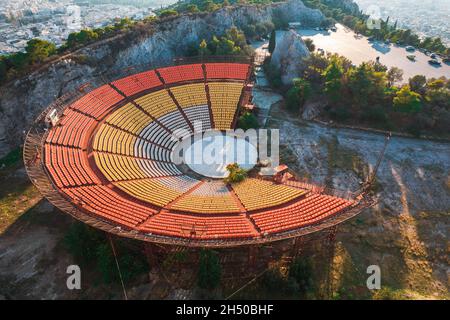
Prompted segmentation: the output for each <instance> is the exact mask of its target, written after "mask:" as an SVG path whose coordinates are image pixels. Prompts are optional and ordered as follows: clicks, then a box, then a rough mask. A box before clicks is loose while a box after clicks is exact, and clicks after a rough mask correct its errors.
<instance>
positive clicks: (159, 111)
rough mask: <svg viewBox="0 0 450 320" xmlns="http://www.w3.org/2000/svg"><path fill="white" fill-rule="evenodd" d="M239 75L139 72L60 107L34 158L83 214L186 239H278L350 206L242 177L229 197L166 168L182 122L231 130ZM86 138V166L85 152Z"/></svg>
mask: <svg viewBox="0 0 450 320" xmlns="http://www.w3.org/2000/svg"><path fill="white" fill-rule="evenodd" d="M248 71H249V65H246V64H233V63H207V64H206V73H207V79H206V80H207V81H206V86H205V82H204V80H205V79H204V73H203V69H202V65H201V64H195V65H186V66H176V67H169V68H161V69H159V73H160V75H161V77H162V78H163V80H164V81H161V80H160V78H159V76H158V75H157V73H158V72H155V71H148V72H143V73H140V74H137V75H133V76H129V77H126V78H124V79H120V80H117V81H114V82H113V83H112V86H110V85H105V86H102V87H100V88H98V89H95V90H93V91H92V92H90V93H88V94H86V95H85V96H83V97H82V98H81V99H79V100H78V101H76V102H75V103H73V104H71V105H70V106H69V107H68V108H66V110H65V111H64V113H63V116H62V117H61V120H60V121H59V123H58V125H57V126H55V127H54V128H51V129H50V130H49V132H48V135H47V137H46V141H45V143H44V149H43V150H42V151H43V158H44V164H45V169H46V171H47V172H48V173H49V175H50V176H51V179H52V181H54V184H55V185H56V186H57V187H58V190H59V191H60V192H61V193H63V194H64V195H65V196H67V197H70V198H71V200H72V201H73V202H74V203H75V204H76V205H77V206H79V207H82V208H83V209H85V210H86V211H87V213H88V214H92V215H93V216H97V217H99V218H101V219H105V220H108V221H110V222H113V223H114V224H117V225H119V226H121V227H127V228H131V229H134V230H135V231H142V232H145V233H152V234H155V235H161V236H172V237H177V238H185V239H188V238H193V239H199V240H239V239H251V238H253V237H259V236H262V235H264V236H265V235H272V234H279V233H283V232H286V231H290V230H294V229H298V228H302V227H305V226H308V225H311V224H315V223H318V222H320V221H322V220H323V219H325V218H328V217H331V216H333V215H335V214H338V213H340V212H343V211H344V210H346V209H347V208H349V207H351V206H352V205H353V204H354V203H353V202H351V201H347V200H344V199H340V198H337V197H333V196H328V195H323V194H322V192H323V190H322V189H320V188H317V187H315V186H312V185H307V184H302V183H299V182H288V183H286V184H275V183H273V182H271V181H267V180H261V179H255V178H247V179H245V180H244V181H242V182H241V183H236V184H232V186H231V188H232V190H230V187H229V186H227V185H225V184H224V182H223V181H222V180H213V181H199V180H196V179H193V178H190V177H189V176H187V175H185V174H183V173H182V171H183V170H184V169H181V167H180V168H178V167H177V166H176V165H175V164H174V163H173V159H172V158H171V157H172V155H171V152H172V149H173V148H174V146H175V144H176V142H177V141H178V140H179V138H180V133H181V132H180V131H181V130H183V131H184V133H185V134H189V135H190V134H191V133H192V132H191V128H190V124H193V125H194V126H195V125H196V124H198V123H199V122H200V123H201V124H202V127H201V129H200V130H202V131H204V130H207V129H210V128H211V127H212V124H213V123H212V121H210V120H211V116H212V118H213V120H214V125H215V129H219V130H226V129H229V128H231V125H232V121H233V118H234V116H235V114H236V112H237V108H238V104H239V99H240V97H241V93H242V90H243V85H244V82H245V80H246V79H247V74H248ZM227 79H232V81H229V80H228V81H227ZM162 82H165V83H166V84H168V85H167V86H166V85H164V86H163V83H162ZM112 87H116V88H117V90H119V91H120V92H121V93H123V94H125V95H127V96H130V97H132V98H131V99H134V100H135V102H136V104H135V103H133V102H132V103H129V101H131V100H128V99H127V100H125V99H124V97H123V96H122V95H121V94H119V93H118V92H117V91H116V90H115V89H113V88H112ZM148 89H152V90H148ZM154 89H157V90H158V91H154V92H151V93H148V92H149V91H153V90H154ZM145 90H148V91H145ZM143 91H144V92H146V94H145V95H143V96H142V94H143V93H144V92H143ZM207 92H208V94H207ZM172 95H173V96H172ZM208 95H209V99H210V101H208ZM139 96H140V97H139ZM136 97H139V98H136ZM172 97H173V98H174V99H173V98H172ZM174 100H176V101H174ZM176 102H177V103H178V105H177V104H176ZM208 104H210V107H211V109H210V107H209V106H208ZM119 106H121V107H120V108H118V107H119ZM180 107H181V110H179V108H180ZM113 108H114V109H116V108H117V110H115V111H114V112H111V111H112V110H113ZM97 126H98V127H97ZM94 132H96V133H95V136H94V139H93V141H92V149H93V152H92V153H93V156H94V160H95V163H96V166H94V167H93V168H91V167H90V162H89V160H91V159H88V157H87V152H88V151H89V152H90V151H91V148H90V146H89V143H90V137H91V136H92V134H93V133H94ZM183 146H184V144H183ZM177 151H178V150H177ZM97 168H98V169H97ZM99 170H100V172H101V173H102V174H99ZM105 180H108V181H105ZM109 182H110V183H109ZM138 199H139V200H142V201H144V202H146V204H145V205H142V203H143V202H142V201H138ZM154 208H157V209H154ZM255 226H256V227H255Z"/></svg>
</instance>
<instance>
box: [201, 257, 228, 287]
mask: <svg viewBox="0 0 450 320" xmlns="http://www.w3.org/2000/svg"><path fill="white" fill-rule="evenodd" d="M199 263H200V266H199V270H198V274H197V283H198V286H199V287H200V288H202V289H209V290H211V289H214V288H216V287H217V286H218V285H219V284H220V279H221V276H222V270H221V266H220V262H219V256H218V254H217V253H216V252H214V251H212V250H207V249H203V250H202V251H201V252H200V262H199Z"/></svg>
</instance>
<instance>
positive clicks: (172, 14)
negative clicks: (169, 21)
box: [159, 9, 178, 19]
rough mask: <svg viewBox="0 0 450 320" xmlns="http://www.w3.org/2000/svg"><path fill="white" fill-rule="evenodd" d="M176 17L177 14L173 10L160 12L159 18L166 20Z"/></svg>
mask: <svg viewBox="0 0 450 320" xmlns="http://www.w3.org/2000/svg"><path fill="white" fill-rule="evenodd" d="M176 16H178V12H177V11H176V10H173V9H167V10H163V11H161V12H160V14H159V17H160V18H161V19H164V18H168V17H176Z"/></svg>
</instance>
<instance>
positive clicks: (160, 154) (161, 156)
mask: <svg viewBox="0 0 450 320" xmlns="http://www.w3.org/2000/svg"><path fill="white" fill-rule="evenodd" d="M170 153H171V152H170V150H169V149H166V148H163V147H160V146H158V145H156V144H153V143H148V142H147V141H144V140H142V139H139V140H138V141H137V143H136V144H135V146H134V154H135V155H136V156H137V157H139V158H145V159H149V160H155V161H162V162H169V161H170Z"/></svg>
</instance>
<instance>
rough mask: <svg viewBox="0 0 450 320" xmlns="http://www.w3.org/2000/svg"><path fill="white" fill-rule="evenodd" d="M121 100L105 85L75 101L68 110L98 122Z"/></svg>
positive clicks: (119, 96)
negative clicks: (75, 111)
mask: <svg viewBox="0 0 450 320" xmlns="http://www.w3.org/2000/svg"><path fill="white" fill-rule="evenodd" d="M123 99H124V97H123V96H121V95H120V94H119V93H118V92H117V91H116V90H114V89H113V88H112V87H111V86H110V85H107V84H105V85H103V86H101V87H99V88H97V89H95V90H92V91H91V92H89V93H87V94H86V95H84V96H83V97H81V98H80V99H78V100H77V101H75V102H74V103H73V104H72V105H71V106H70V108H72V109H75V110H79V111H80V112H82V113H85V114H87V115H90V116H92V117H93V118H95V119H97V120H100V119H101V118H103V116H104V115H106V114H107V113H108V112H109V111H110V110H111V108H112V107H113V106H114V105H115V104H116V103H118V102H119V101H122V100H123Z"/></svg>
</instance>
